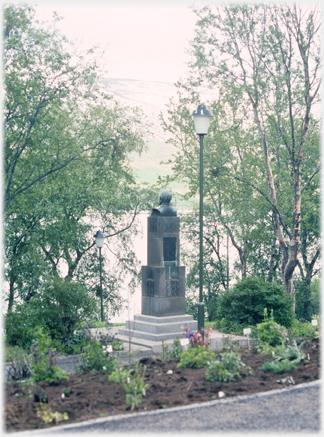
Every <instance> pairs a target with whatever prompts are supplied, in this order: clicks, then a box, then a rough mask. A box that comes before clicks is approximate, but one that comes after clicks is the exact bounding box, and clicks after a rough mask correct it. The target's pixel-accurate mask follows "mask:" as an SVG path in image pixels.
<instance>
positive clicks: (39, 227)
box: [3, 4, 149, 331]
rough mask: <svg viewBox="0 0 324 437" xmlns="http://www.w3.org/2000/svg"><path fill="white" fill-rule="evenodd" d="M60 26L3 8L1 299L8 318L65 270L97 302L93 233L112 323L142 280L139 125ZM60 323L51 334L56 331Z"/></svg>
mask: <svg viewBox="0 0 324 437" xmlns="http://www.w3.org/2000/svg"><path fill="white" fill-rule="evenodd" d="M56 20H57V19H55V20H54V23H49V24H48V23H45V24H40V23H39V22H38V21H37V20H36V17H35V11H34V9H33V8H32V7H28V6H26V5H14V4H7V5H6V6H5V8H4V29H5V31H4V44H3V45H4V47H3V49H4V53H3V61H4V62H3V64H4V87H5V91H4V137H5V144H4V147H5V151H4V161H5V162H4V170H5V177H4V185H5V187H4V209H5V214H4V215H5V227H4V229H5V266H6V268H5V271H4V274H5V280H6V282H7V283H8V290H9V292H8V293H7V296H6V299H7V300H8V309H9V310H15V304H16V303H17V302H20V301H21V300H22V301H24V302H30V301H31V300H32V299H33V298H34V297H36V296H37V295H38V294H39V293H42V292H43V291H45V292H46V287H47V283H48V282H49V283H51V280H52V278H53V277H54V278H55V277H56V276H60V275H62V265H64V267H66V268H67V278H70V279H73V280H74V282H75V283H76V282H78V283H81V284H82V285H84V286H85V287H86V288H87V291H88V293H89V294H90V293H91V294H92V297H93V298H94V299H95V300H97V301H98V297H97V296H96V290H97V285H98V280H99V262H98V256H97V253H96V250H95V248H94V242H93V240H91V238H92V237H91V235H93V223H97V224H98V226H101V229H102V230H103V232H104V233H107V235H108V236H109V239H110V241H109V246H110V248H112V250H113V252H114V253H115V254H116V263H115V264H114V267H113V268H112V266H111V265H108V263H104V266H103V272H102V276H103V280H104V284H105V288H104V290H103V294H104V304H105V307H106V308H107V304H109V311H110V312H111V314H114V313H115V312H117V311H118V310H119V309H120V308H121V306H122V299H121V296H120V293H119V286H120V284H121V282H124V279H125V271H127V273H129V274H130V277H131V279H130V287H131V288H133V287H134V286H135V285H136V282H137V281H138V276H139V275H138V262H137V260H136V257H135V254H134V251H133V250H132V242H133V238H132V237H133V235H132V234H133V232H134V227H135V223H136V222H135V221H134V220H135V218H136V215H137V213H138V212H139V210H140V209H141V208H142V207H145V206H146V204H147V200H148V197H149V195H148V194H147V191H148V190H145V191H144V190H143V189H142V188H140V187H138V186H137V185H136V183H135V180H134V174H133V170H132V167H131V166H130V165H129V157H130V155H131V154H132V153H135V154H140V153H141V152H142V150H143V148H144V140H143V131H144V123H143V117H142V114H141V113H140V111H139V109H138V108H133V107H132V108H125V107H123V106H121V105H120V104H118V103H117V102H116V101H114V100H113V99H112V96H111V95H110V94H109V93H108V92H107V89H106V86H105V83H104V81H103V80H100V79H99V78H101V71H100V66H99V65H100V61H99V59H98V55H97V50H95V49H93V50H89V51H88V52H87V53H86V54H84V53H80V52H78V50H77V49H76V48H75V47H74V46H73V44H71V43H70V42H69V41H68V40H67V38H65V37H64V36H63V35H61V34H60V32H59V31H58V30H57V27H56V26H55V21H56ZM90 121H91V122H90ZM89 235H90V240H89ZM51 285H52V284H51ZM78 309H79V311H80V312H82V308H81V307H79V308H78ZM77 314H78V312H77V311H76V312H75V315H77ZM64 317H65V316H64ZM60 323H61V322H60V321H58V326H56V325H54V323H53V327H52V328H51V329H54V330H59V331H60V330H62V325H60ZM39 324H40V323H39ZM68 325H69V323H67V326H68ZM64 326H65V323H64ZM63 329H64V328H63Z"/></svg>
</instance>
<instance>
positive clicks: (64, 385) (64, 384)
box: [5, 340, 320, 432]
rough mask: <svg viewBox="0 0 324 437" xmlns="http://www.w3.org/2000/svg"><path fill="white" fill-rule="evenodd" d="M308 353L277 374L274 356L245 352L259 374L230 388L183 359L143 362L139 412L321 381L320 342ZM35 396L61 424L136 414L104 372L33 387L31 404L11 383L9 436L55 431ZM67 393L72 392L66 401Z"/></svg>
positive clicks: (7, 406)
mask: <svg viewBox="0 0 324 437" xmlns="http://www.w3.org/2000/svg"><path fill="white" fill-rule="evenodd" d="M303 351H304V353H305V354H306V357H307V358H308V360H307V361H304V362H301V363H299V364H298V365H297V368H296V369H293V370H291V371H289V372H287V373H283V374H280V375H277V374H274V373H272V372H268V371H263V370H260V369H259V368H260V367H261V366H262V364H263V363H264V360H265V359H269V360H271V357H268V356H264V355H260V354H258V353H257V352H256V350H255V349H251V350H247V349H246V348H242V349H241V350H240V352H241V359H242V361H243V362H244V363H245V364H246V365H247V366H250V367H251V368H252V370H253V375H252V376H245V377H243V378H242V379H241V380H239V381H235V382H230V383H212V382H209V381H207V380H206V379H205V374H206V370H205V369H204V368H201V369H192V368H186V369H184V368H177V364H178V362H179V361H177V360H171V361H166V362H163V361H162V360H161V359H160V358H157V357H156V358H154V357H148V358H141V359H140V362H141V363H142V364H143V365H146V372H145V378H144V380H145V383H146V384H148V387H147V389H146V396H145V397H143V398H142V405H141V407H140V408H138V409H137V410H135V411H136V412H137V411H149V410H155V409H159V408H170V407H176V406H182V405H188V404H192V403H200V402H206V401H210V400H214V399H219V392H224V393H225V396H226V397H233V396H239V395H247V394H253V393H259V392H264V391H268V390H273V389H280V388H284V387H287V386H291V385H292V383H289V382H284V383H278V380H281V379H285V378H286V377H287V376H290V377H292V380H293V383H294V384H301V383H305V382H311V381H314V380H316V379H319V378H320V343H319V341H318V340H313V341H307V342H306V343H305V345H304V347H303ZM170 371H172V372H170ZM34 392H41V393H42V394H45V395H46V396H47V398H48V403H47V404H46V405H47V406H48V407H49V408H50V409H51V411H52V412H56V411H58V412H59V413H62V414H63V413H67V414H68V417H69V419H68V420H67V421H64V422H61V423H64V424H66V423H73V422H80V421H84V420H88V419H94V418H98V417H102V416H112V415H117V414H125V413H131V411H130V408H129V407H127V405H126V401H125V399H126V394H125V391H124V389H123V387H122V385H121V384H116V383H112V382H110V381H109V380H108V375H107V373H104V372H95V373H92V372H85V373H76V374H72V375H69V380H62V381H59V382H57V383H55V384H53V383H52V384H51V383H48V382H42V383H39V384H38V385H37V387H33V391H32V395H31V397H30V398H31V399H28V397H27V393H26V391H24V390H23V389H22V385H21V383H19V382H17V381H11V382H8V383H6V384H5V427H6V430H7V431H8V432H10V431H23V430H30V429H37V428H47V427H50V426H55V421H54V422H53V423H52V424H50V425H48V424H47V425H45V424H44V423H42V421H41V419H40V418H38V417H37V407H38V406H39V403H37V402H35V400H34V397H35V396H34ZM63 392H65V393H66V395H65V397H64V398H62V393H63ZM68 392H69V393H68Z"/></svg>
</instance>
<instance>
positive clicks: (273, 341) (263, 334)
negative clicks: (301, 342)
mask: <svg viewBox="0 0 324 437" xmlns="http://www.w3.org/2000/svg"><path fill="white" fill-rule="evenodd" d="M256 335H257V337H258V338H259V339H260V341H261V342H262V343H266V344H268V345H270V346H277V345H278V344H281V343H282V342H283V341H284V338H285V336H288V333H287V331H286V330H285V327H283V326H280V325H278V323H276V322H275V321H274V319H273V310H271V315H270V319H269V318H268V312H267V308H265V309H264V321H263V322H262V323H258V324H257V326H256Z"/></svg>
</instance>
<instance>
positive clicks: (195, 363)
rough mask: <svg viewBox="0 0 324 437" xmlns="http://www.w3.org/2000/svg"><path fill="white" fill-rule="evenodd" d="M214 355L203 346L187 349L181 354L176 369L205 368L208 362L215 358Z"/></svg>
mask: <svg viewBox="0 0 324 437" xmlns="http://www.w3.org/2000/svg"><path fill="white" fill-rule="evenodd" d="M215 356H216V355H215V353H214V352H212V351H211V350H210V349H208V348H205V347H204V346H198V347H189V348H188V349H187V350H186V351H184V352H182V354H181V358H180V363H179V364H178V365H177V367H194V368H199V367H206V366H207V365H208V362H209V361H212V360H213V359H214V358H215Z"/></svg>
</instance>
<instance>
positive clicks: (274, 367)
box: [260, 358, 296, 373]
mask: <svg viewBox="0 0 324 437" xmlns="http://www.w3.org/2000/svg"><path fill="white" fill-rule="evenodd" d="M295 368H296V363H295V362H294V361H290V360H288V359H287V358H285V359H284V360H280V361H279V360H273V361H268V360H266V361H265V362H264V363H263V365H262V366H261V367H260V369H261V370H268V371H269V372H273V373H284V372H289V371H290V370H292V369H295Z"/></svg>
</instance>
